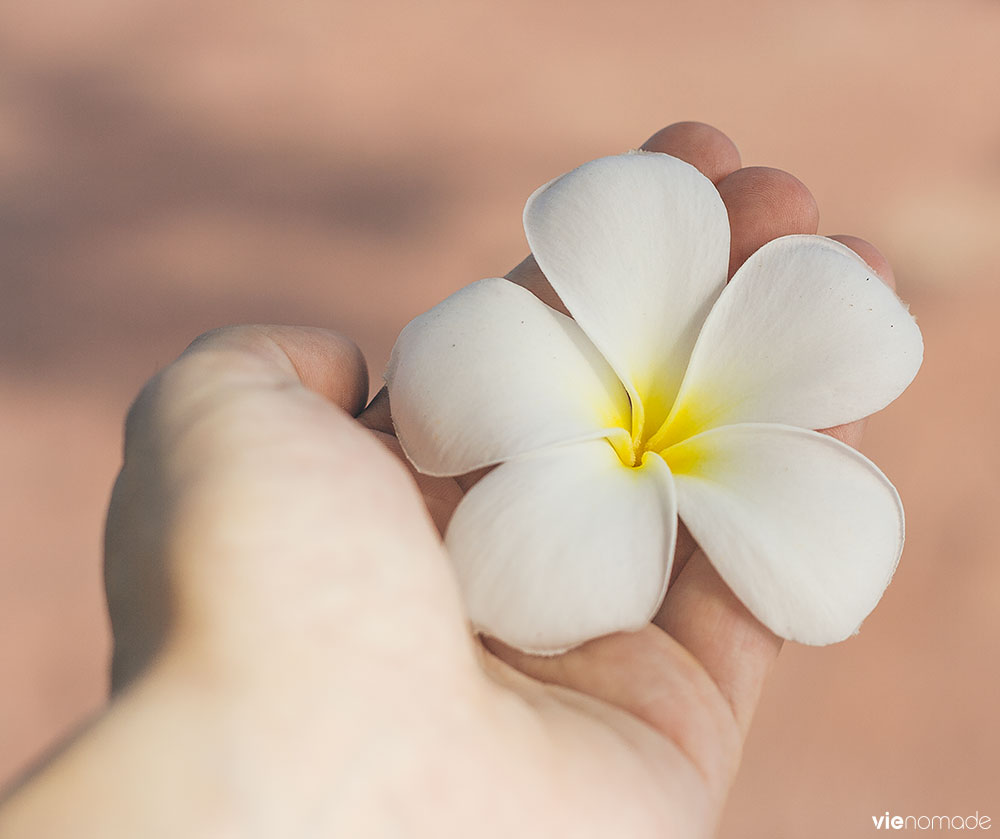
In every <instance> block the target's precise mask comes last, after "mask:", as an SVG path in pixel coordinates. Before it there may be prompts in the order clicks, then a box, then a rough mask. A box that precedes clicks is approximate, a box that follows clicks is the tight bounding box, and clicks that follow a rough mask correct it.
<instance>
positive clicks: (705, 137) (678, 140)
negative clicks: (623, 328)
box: [507, 122, 740, 314]
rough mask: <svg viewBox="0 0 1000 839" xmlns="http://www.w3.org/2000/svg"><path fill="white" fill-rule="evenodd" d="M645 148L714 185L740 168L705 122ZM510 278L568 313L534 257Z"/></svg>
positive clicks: (731, 149)
mask: <svg viewBox="0 0 1000 839" xmlns="http://www.w3.org/2000/svg"><path fill="white" fill-rule="evenodd" d="M642 148H643V149H644V150H645V151H654V152H662V153H663V154H669V155H672V156H674V157H677V158H680V159H681V160H684V161H686V162H687V163H690V164H691V165H692V166H694V167H696V168H697V169H699V170H700V171H701V172H702V174H704V175H705V176H706V177H708V178H710V179H711V180H712V181H713V182H717V181H719V180H721V179H723V178H725V177H726V176H727V175H729V174H730V173H731V172H733V171H735V170H736V169H737V168H738V167H739V165H740V153H739V151H738V150H737V148H736V145H735V144H734V143H733V141H732V140H730V139H729V138H728V137H727V136H726V135H725V134H723V133H722V132H721V131H719V130H718V129H717V128H713V127H712V126H710V125H705V124H704V123H702V122H677V123H674V124H673V125H668V126H667V127H666V128H661V129H660V130H659V131H657V132H656V133H655V134H654V135H653V136H652V137H650V138H649V139H648V140H646V142H645V143H643V144H642ZM507 279H508V280H510V281H511V282H514V283H517V284H518V285H520V286H523V287H524V288H526V289H528V291H530V292H531V293H532V294H534V295H535V296H536V297H538V298H539V299H540V300H541V301H542V302H543V303H545V304H547V305H549V306H551V307H552V308H553V309H557V310H558V311H560V312H562V313H563V314H569V313H568V312H567V311H566V307H565V306H563V304H562V301H561V300H560V299H559V297H558V295H557V294H556V293H555V292H554V291H553V290H552V287H551V286H550V285H549V284H548V282H547V281H546V279H545V276H544V275H543V274H542V272H541V270H540V269H539V268H538V265H537V263H536V262H535V258H534V257H533V256H530V255H529V256H528V257H527V258H526V259H525V260H524V261H523V262H521V263H520V264H519V265H518V266H517V267H516V268H514V270H513V271H511V272H510V273H509V274H507Z"/></svg>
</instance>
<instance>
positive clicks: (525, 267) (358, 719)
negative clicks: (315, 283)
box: [0, 123, 892, 837]
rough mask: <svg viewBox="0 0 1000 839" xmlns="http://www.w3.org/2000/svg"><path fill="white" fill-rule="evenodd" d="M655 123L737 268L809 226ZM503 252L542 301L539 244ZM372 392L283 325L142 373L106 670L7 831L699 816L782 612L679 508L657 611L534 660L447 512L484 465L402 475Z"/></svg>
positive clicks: (544, 831)
mask: <svg viewBox="0 0 1000 839" xmlns="http://www.w3.org/2000/svg"><path fill="white" fill-rule="evenodd" d="M645 148H647V149H649V150H653V151H662V152H666V153H669V154H671V155H674V156H676V157H679V158H682V159H684V160H686V161H688V162H689V163H691V164H693V165H695V166H696V167H698V168H699V169H700V170H701V171H702V172H703V173H704V174H706V175H707V176H708V177H709V178H711V179H712V180H713V181H714V182H715V183H716V184H717V185H718V188H719V192H720V194H721V195H722V198H723V200H724V202H725V204H726V207H727V209H728V212H729V218H730V223H731V227H732V256H731V262H730V274H731V273H732V272H733V271H734V270H735V269H736V268H737V267H738V266H739V265H740V264H741V263H742V262H743V260H745V259H746V257H747V256H749V254H750V253H752V252H753V251H755V250H756V249H757V248H759V247H760V246H761V245H762V244H763V243H764V242H766V241H769V240H770V239H773V238H775V237H777V236H781V235H785V234H790V233H814V232H816V228H817V225H818V214H817V210H816V205H815V202H814V201H813V199H812V197H811V195H810V194H809V192H808V190H807V189H806V188H805V187H804V186H803V185H802V184H801V183H800V182H799V181H797V180H796V179H795V178H793V177H792V176H790V175H788V174H786V173H784V172H781V171H778V170H773V169H761V168H746V169H741V168H739V166H740V162H739V156H738V153H737V151H736V148H735V147H734V146H733V144H732V143H731V142H730V141H729V140H728V139H727V138H726V137H725V136H724V135H722V134H721V133H719V132H718V131H716V130H715V129H712V128H710V127H708V126H704V125H700V124H694V123H681V124H678V125H674V126H670V127H668V128H666V129H663V130H662V131H660V132H658V133H657V134H656V135H654V136H653V137H652V138H651V139H650V140H649V141H648V142H647V144H646V145H645ZM839 238H841V241H843V242H844V243H845V244H847V245H848V246H850V247H852V248H853V249H854V250H855V251H857V252H858V254H859V255H860V256H861V257H862V258H863V259H865V261H866V262H868V264H869V265H871V266H872V267H873V268H874V269H875V271H876V272H877V273H878V274H879V275H880V276H881V277H882V278H883V279H884V280H886V281H887V282H890V283H891V281H892V276H891V271H890V269H889V267H888V265H887V263H886V261H885V260H884V258H883V257H882V256H881V255H880V254H879V253H878V251H876V250H875V249H874V248H873V247H872V246H871V245H869V244H867V243H865V242H863V241H861V240H858V239H854V238H851V237H839ZM510 278H511V279H512V280H514V281H515V282H518V283H519V284H521V285H523V286H524V287H525V288H527V289H529V290H530V291H532V292H533V293H535V294H536V295H538V296H539V297H540V298H541V299H542V300H543V301H545V302H547V303H549V304H550V305H553V306H556V307H559V306H560V304H559V301H558V300H557V299H556V298H555V297H554V295H553V292H552V290H551V289H550V288H549V287H548V286H547V284H546V282H545V279H544V277H543V276H542V275H541V273H540V272H539V271H538V269H537V266H535V265H534V263H533V261H532V259H531V258H530V257H529V258H528V259H527V260H525V262H523V263H522V264H521V265H519V266H518V267H517V268H516V269H514V271H513V272H512V273H511V275H510ZM366 394H367V378H366V374H365V366H364V361H363V359H362V358H361V356H360V354H359V353H358V351H357V349H356V348H355V347H354V346H353V345H352V344H351V343H350V342H349V341H347V340H346V339H344V338H342V337H340V336H337V335H335V334H333V333H330V332H326V331H323V330H316V329H304V328H291V327H237V328H233V329H226V330H220V331H218V332H214V333H209V334H208V335H206V336H203V337H202V338H201V339H199V340H198V341H196V342H195V343H194V344H193V345H192V346H191V347H190V348H189V349H188V350H187V352H185V354H184V355H183V356H182V357H181V358H180V359H179V360H178V361H177V362H175V363H174V364H173V365H171V366H170V367H168V368H167V369H166V370H164V371H163V372H162V373H160V374H159V375H158V376H157V377H156V378H155V379H154V380H153V381H152V382H150V384H149V385H148V386H147V387H146V389H145V390H144V391H143V393H142V394H141V395H140V397H139V399H138V400H137V401H136V403H135V406H134V407H133V409H132V411H131V414H130V417H129V421H128V424H127V429H126V443H125V460H124V466H123V469H122V472H121V475H120V477H119V480H118V482H117V485H116V488H115V492H114V496H113V499H112V504H111V510H110V512H109V519H108V529H107V551H106V577H107V588H108V601H109V608H110V612H111V618H112V625H113V629H114V634H115V654H114V663H113V681H114V686H115V689H116V691H117V696H116V698H115V700H114V701H113V703H112V704H111V706H110V708H109V710H108V711H107V712H106V713H105V714H104V715H103V716H102V717H101V718H100V719H99V720H98V721H97V722H96V723H95V724H94V725H93V726H91V727H90V728H89V729H88V730H87V731H86V732H84V733H83V735H82V736H81V737H80V738H78V739H77V740H76V741H75V742H74V743H73V744H72V746H71V747H70V748H69V749H68V750H66V751H65V752H64V753H63V754H62V755H61V756H60V757H58V758H57V759H56V760H55V761H53V762H52V763H51V764H49V765H48V766H47V767H46V768H45V769H44V771H42V772H41V773H40V774H38V775H36V776H35V778H34V779H32V780H31V781H29V782H28V783H26V784H25V785H24V786H23V787H22V788H21V789H20V790H19V791H18V792H17V793H16V794H15V795H14V797H13V798H12V799H11V800H10V801H9V802H8V803H7V805H6V806H5V807H4V808H2V809H0V835H3V836H7V835H10V836H18V835H29V834H30V835H43V836H44V835H50V834H51V835H56V834H57V833H58V834H60V835H69V834H73V835H102V836H115V835H130V836H133V835H143V836H157V835H192V836H194V835H201V834H203V835H257V834H260V835H305V836H404V835H405V836H411V837H412V836H428V837H431V836H433V837H445V836H461V837H470V836H476V837H489V836H497V837H509V836H518V837H530V836H539V837H553V836H574V837H585V836H595V837H596V836H601V837H604V836H628V837H643V836H650V837H653V836H656V837H664V836H678V837H681V836H683V837H696V836H707V835H710V834H711V833H712V831H713V829H714V826H715V824H716V822H717V819H718V816H719V813H720V811H721V806H722V803H723V800H724V798H725V794H726V792H727V790H728V788H729V785H730V783H731V781H732V778H733V775H734V773H735V770H736V767H737V765H738V761H739V755H740V749H741V745H742V742H743V738H744V736H745V734H746V731H747V727H748V725H749V722H750V718H751V715H752V713H753V709H754V706H755V705H756V703H757V700H758V697H759V693H760V689H761V686H762V683H763V681H764V678H765V676H766V674H767V672H768V670H769V668H770V666H771V664H772V662H773V660H774V658H775V656H776V655H777V652H778V650H779V648H780V643H781V642H780V640H779V639H778V638H777V637H776V636H774V635H773V634H772V633H771V632H769V631H768V630H767V629H765V628H764V627H763V626H762V625H761V624H760V623H759V622H757V621H756V620H755V619H754V618H753V617H752V616H751V615H750V614H749V612H748V611H747V610H746V609H745V607H744V606H743V605H742V604H741V603H740V602H739V601H738V600H737V599H736V598H735V597H734V596H733V595H732V594H731V592H730V591H729V590H728V588H727V587H726V586H725V585H724V584H723V583H722V581H721V580H720V579H719V577H718V576H717V574H716V573H715V571H714V570H713V569H712V568H711V566H710V565H709V564H708V563H707V561H706V560H705V558H704V556H703V555H702V554H701V553H700V552H699V551H698V550H697V546H696V545H695V544H694V543H693V541H692V540H691V539H690V537H684V536H683V534H682V537H681V539H680V542H679V544H678V550H677V559H676V562H675V566H674V576H675V579H674V581H673V583H672V585H671V587H670V589H669V591H668V594H667V597H666V600H665V601H664V604H663V607H662V609H661V610H660V613H659V614H658V615H657V617H656V619H655V621H654V623H653V624H652V625H650V626H648V627H647V628H645V629H643V630H641V631H639V632H635V633H627V634H626V633H621V634H616V635H611V636H607V637H604V638H600V639H597V640H595V641H592V642H590V643H588V644H585V645H583V646H581V647H578V648H577V649H574V650H572V651H571V652H569V653H566V654H564V655H561V656H556V657H550V658H538V657H532V656H528V655H525V654H523V653H519V652H516V651H514V650H511V649H509V648H506V647H503V646H501V645H499V644H498V643H496V642H493V641H486V642H481V641H479V640H477V639H474V638H473V637H472V636H471V635H470V633H469V631H468V627H467V623H466V619H465V616H464V614H463V609H462V603H461V599H460V597H459V593H458V589H457V586H456V583H455V580H454V578H453V575H452V573H451V569H450V567H449V564H448V559H447V556H446V555H445V552H444V549H443V547H442V545H441V542H440V538H439V535H438V533H439V530H440V529H442V528H443V527H444V526H445V524H446V523H447V520H448V518H449V516H450V515H451V513H452V512H453V511H454V509H455V506H456V505H457V503H458V501H459V500H460V499H461V497H462V494H463V492H464V490H465V489H467V488H468V487H469V486H470V485H471V484H472V483H473V482H474V481H475V480H476V478H477V477H478V476H465V477H464V478H459V479H441V478H427V477H426V476H420V475H414V474H412V473H409V472H408V471H407V469H406V468H405V465H404V464H405V460H400V459H399V458H398V457H393V456H392V454H391V451H395V452H397V453H398V444H397V443H396V442H395V439H394V437H393V436H392V424H391V418H390V415H389V406H388V404H387V400H386V398H385V395H384V393H382V394H380V395H379V396H378V397H376V399H375V400H374V401H373V403H372V405H371V406H369V407H368V408H367V409H366V410H364V411H362V406H363V400H364V398H365V396H366ZM354 417H357V419H354ZM860 432H861V427H860V424H858V423H854V424H852V425H850V426H844V427H841V428H838V429H833V430H831V432H830V433H832V434H834V435H835V436H837V437H839V438H840V439H842V440H844V441H845V442H848V443H851V444H856V443H857V442H858V440H859V438H860Z"/></svg>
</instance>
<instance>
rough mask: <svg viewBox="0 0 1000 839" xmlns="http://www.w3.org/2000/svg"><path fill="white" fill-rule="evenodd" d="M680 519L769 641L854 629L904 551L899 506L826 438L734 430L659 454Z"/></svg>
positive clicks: (860, 461) (794, 431)
mask: <svg viewBox="0 0 1000 839" xmlns="http://www.w3.org/2000/svg"><path fill="white" fill-rule="evenodd" d="M666 458H667V462H668V463H669V464H670V468H671V471H672V473H673V475H674V479H675V482H676V485H677V503H678V507H679V510H680V516H681V520H682V521H683V522H684V523H685V524H686V525H687V526H688V529H689V530H690V531H691V535H692V536H693V537H694V538H695V540H696V541H697V542H698V543H699V545H701V547H702V549H703V550H704V551H705V553H706V555H707V556H708V558H709V560H710V561H711V562H712V564H713V565H714V566H715V569H716V570H717V571H718V572H719V574H720V575H721V576H722V579H723V580H725V581H726V584H727V585H728V586H729V587H730V588H731V589H732V590H733V592H734V593H735V594H736V596H737V597H738V598H739V599H740V600H741V601H743V603H744V604H745V605H746V607H747V608H748V609H749V610H750V611H751V612H752V613H753V614H754V615H755V616H756V617H757V619H758V620H760V621H761V622H762V623H763V624H764V625H765V626H767V627H768V628H769V629H771V630H772V631H773V632H775V633H777V634H778V635H781V636H782V637H784V638H789V639H791V640H794V641H801V642H802V643H805V644H831V643H834V642H835V641H841V640H843V639H844V638H846V637H847V636H849V635H851V634H853V633H854V632H856V631H857V629H858V627H859V626H860V624H861V621H862V620H863V619H864V618H865V617H866V616H867V615H868V613H869V612H871V610H872V609H874V608H875V605H876V604H877V603H878V601H879V598H881V596H882V592H883V591H884V590H885V587H886V586H887V585H888V584H889V580H890V579H891V577H892V574H893V571H894V570H895V568H896V563H897V562H898V560H899V556H900V553H901V552H902V549H903V508H902V505H901V504H900V501H899V495H898V494H897V493H896V490H895V488H894V487H893V485H892V484H891V483H889V480H888V479H887V478H886V477H885V475H883V474H882V473H881V472H880V471H879V470H878V468H877V467H876V466H875V464H873V463H872V462H871V461H870V460H868V459H867V458H865V457H864V456H862V455H860V454H858V452H856V451H855V450H854V449H852V448H850V447H849V446H846V445H844V444H843V443H841V442H839V441H838V440H834V439H833V438H831V437H828V436H826V435H824V434H818V433H816V432H814V431H806V430H804V429H800V428H792V427H790V426H780V425H768V424H746V425H732V426H725V427H723V428H716V429H714V430H712V431H706V432H705V433H703V434H699V435H698V436H696V437H692V438H690V439H688V440H685V441H684V442H683V443H679V444H678V445H676V446H674V447H672V448H671V449H669V450H668V451H667V452H666Z"/></svg>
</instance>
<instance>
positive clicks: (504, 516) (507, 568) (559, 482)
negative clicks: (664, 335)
mask: <svg viewBox="0 0 1000 839" xmlns="http://www.w3.org/2000/svg"><path fill="white" fill-rule="evenodd" d="M676 531H677V514H676V505H675V501H674V488H673V482H672V481H671V478H670V471H669V470H668V469H667V466H666V464H665V463H664V462H663V460H662V458H660V457H659V456H658V455H655V454H651V455H648V456H647V457H646V459H645V462H644V464H643V466H641V467H640V468H637V469H633V468H630V467H627V466H624V465H623V464H622V462H621V461H620V460H619V459H618V455H616V454H615V452H614V450H613V449H612V447H611V446H610V445H609V444H608V443H607V441H605V440H593V441H589V442H586V443H577V444H572V445H568V446H559V447H557V448H553V449H548V450H546V451H544V452H537V453H535V454H533V455H528V456H526V457H523V458H519V459H517V460H514V461H510V462H508V463H504V464H503V465H502V466H500V467H498V468H497V469H495V470H494V471H492V472H490V473H489V474H488V475H487V476H486V477H485V478H483V479H482V480H481V481H480V482H479V483H478V484H476V485H475V486H474V487H473V488H472V489H471V490H470V491H469V493H468V495H466V497H465V498H464V499H463V500H462V503H461V504H459V506H458V509H457V510H456V511H455V515H454V518H452V520H451V524H450V525H449V527H448V531H447V534H446V536H445V543H446V545H447V547H448V550H449V553H450V554H451V557H452V561H453V562H454V564H455V568H456V571H457V574H458V579H459V582H460V584H461V587H462V591H463V593H464V595H465V602H466V605H467V607H468V610H469V616H470V618H471V619H472V622H473V623H474V624H475V626H476V627H477V628H478V629H479V630H481V631H483V632H485V633H486V634H488V635H492V636H494V637H496V638H499V639H500V640H501V641H503V642H504V643H506V644H509V645H511V646H515V647H518V648H520V649H522V650H527V651H529V652H549V653H553V652H560V651H563V650H566V649H568V648H570V647H573V646H576V645H577V644H581V643H583V642H584V641H587V640H589V639H591V638H596V637H598V636H600V635H606V634H608V633H610V632H617V631H620V630H634V629H638V628H640V627H642V626H644V625H645V624H646V623H648V622H649V620H650V619H651V618H652V616H653V615H654V614H655V613H656V609H657V608H658V606H659V604H660V601H661V600H662V599H663V594H664V592H665V590H666V585H667V580H668V579H669V577H670V562H671V560H672V558H673V551H674V539H675V536H676Z"/></svg>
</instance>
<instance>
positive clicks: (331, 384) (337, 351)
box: [183, 324, 368, 416]
mask: <svg viewBox="0 0 1000 839" xmlns="http://www.w3.org/2000/svg"><path fill="white" fill-rule="evenodd" d="M213 352H224V353H237V354H244V355H245V356H250V357H256V358H258V359H261V358H262V359H265V360H266V361H267V362H268V364H269V365H270V367H271V368H272V369H273V370H277V371H282V374H283V375H287V376H288V377H289V378H290V377H291V376H295V377H296V378H297V379H298V381H299V382H301V384H302V385H303V386H304V387H306V388H307V389H309V390H312V391H315V392H316V393H319V394H321V395H323V396H325V397H326V398H327V399H329V400H330V401H331V402H333V403H335V404H336V405H338V406H339V407H340V408H342V409H343V410H344V411H346V412H348V413H349V414H351V416H354V415H356V414H357V413H358V412H359V411H361V409H362V408H363V407H364V404H365V400H366V399H367V398H368V365H367V363H366V361H365V357H364V355H363V354H362V352H361V350H360V349H359V347H358V346H357V344H355V343H354V342H353V341H352V340H351V339H350V338H347V337H346V336H344V335H341V334H340V333H339V332H334V331H333V330H331V329H323V328H320V327H316V326H283V325H259V324H243V325H239V326H226V327H221V328H219V329H213V330H212V331H210V332H206V333H205V334H204V335H200V336H199V337H198V338H196V339H195V340H194V341H193V342H192V343H191V345H190V346H189V347H188V348H187V349H186V350H185V351H184V354H183V355H184V356H191V355H202V354H204V353H213ZM289 367H290V369H289ZM293 381H294V379H293Z"/></svg>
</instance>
